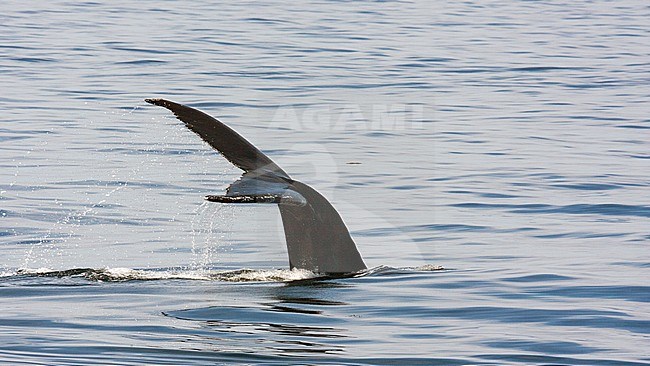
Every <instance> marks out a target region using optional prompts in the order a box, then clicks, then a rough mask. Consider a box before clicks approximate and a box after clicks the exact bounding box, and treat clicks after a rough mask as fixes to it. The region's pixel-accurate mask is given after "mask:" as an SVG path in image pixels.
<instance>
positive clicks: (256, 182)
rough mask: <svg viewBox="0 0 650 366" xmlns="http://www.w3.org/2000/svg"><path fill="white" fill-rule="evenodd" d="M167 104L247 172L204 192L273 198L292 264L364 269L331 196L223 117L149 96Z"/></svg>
mask: <svg viewBox="0 0 650 366" xmlns="http://www.w3.org/2000/svg"><path fill="white" fill-rule="evenodd" d="M145 101H146V102H147V103H150V104H154V105H158V106H161V107H165V108H167V109H169V110H170V111H172V112H173V113H174V115H175V116H176V117H177V118H178V119H179V120H181V121H182V122H183V123H185V126H187V128H189V129H190V130H191V131H193V132H194V133H196V134H197V135H199V136H200V137H201V138H202V139H203V140H204V141H205V142H207V143H208V144H209V145H210V146H211V147H212V148H214V149H215V150H217V151H219V152H220V153H221V154H222V155H223V156H224V157H225V158H226V159H227V160H228V161H230V162H231V163H232V164H233V165H235V166H236V167H238V168H240V169H242V170H243V171H244V174H243V175H242V176H241V177H240V178H239V179H238V180H237V181H235V182H234V183H232V184H231V185H230V186H229V187H228V188H227V189H226V194H225V195H209V196H206V199H207V200H208V201H212V202H220V203H275V204H277V205H278V207H279V208H280V214H281V217H282V224H283V227H284V234H285V238H286V241H287V250H288V253H289V264H290V267H291V268H301V269H307V270H310V271H313V272H320V273H351V272H358V271H361V270H364V269H366V265H365V263H364V262H363V259H362V258H361V255H360V254H359V251H358V250H357V247H356V245H355V244H354V241H353V240H352V237H351V236H350V233H349V231H348V229H347V227H346V226H345V223H344V222H343V220H342V219H341V216H340V215H339V214H338V212H337V211H336V209H335V208H334V207H333V206H332V205H331V204H330V203H329V201H328V200H327V199H326V198H325V197H323V196H322V195H321V194H320V193H318V192H317V191H316V190H314V189H313V188H311V187H309V186H308V185H306V184H304V183H301V182H298V181H296V180H293V179H291V178H290V177H289V175H288V174H287V173H286V172H285V171H284V170H282V169H281V168H280V167H279V166H278V165H277V164H275V163H274V162H273V161H272V160H271V159H270V158H269V157H268V156H266V155H264V153H262V152H261V151H260V150H259V149H257V148H256V147H255V146H254V145H253V144H251V143H250V142H248V141H247V140H246V139H244V138H243V137H242V136H241V135H239V134H238V133H237V132H235V131H234V130H233V129H231V128H230V127H228V126H226V125H225V124H224V123H222V122H221V121H219V120H217V119H216V118H214V117H211V116H209V115H207V114H205V113H203V112H201V111H199V110H197V109H194V108H191V107H188V106H185V105H182V104H178V103H175V102H172V101H169V100H165V99H145Z"/></svg>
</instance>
